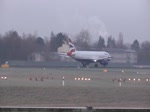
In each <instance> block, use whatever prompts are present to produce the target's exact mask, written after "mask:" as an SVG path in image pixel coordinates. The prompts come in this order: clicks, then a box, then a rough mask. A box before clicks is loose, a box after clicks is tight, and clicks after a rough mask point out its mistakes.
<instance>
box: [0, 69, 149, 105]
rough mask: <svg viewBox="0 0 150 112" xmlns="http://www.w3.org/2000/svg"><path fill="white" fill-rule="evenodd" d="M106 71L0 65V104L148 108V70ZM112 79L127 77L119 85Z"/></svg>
mask: <svg viewBox="0 0 150 112" xmlns="http://www.w3.org/2000/svg"><path fill="white" fill-rule="evenodd" d="M107 70H108V72H106V73H104V72H103V69H102V68H97V69H95V68H88V69H84V68H80V69H77V68H46V69H44V68H8V69H2V68H1V69H0V77H1V76H6V77H7V80H2V79H1V80H0V106H37V107H39V106H43V107H47V106H50V107H56V106H64V107H65V106H88V105H90V106H94V107H138V108H139V107H141V108H144V107H145V108H148V107H150V81H148V82H146V79H147V78H149V79H150V70H148V69H123V68H122V69H113V68H109V69H107ZM122 71H124V72H122ZM42 77H44V79H43V81H41V78H42ZM63 77H65V80H64V81H65V86H63V85H62V78H63ZM30 78H32V80H30ZM35 78H37V79H38V81H36V80H35ZM75 78H84V79H85V78H90V79H91V80H90V81H85V80H84V81H81V80H80V81H79V80H74V79H75ZM115 78H116V79H120V78H122V79H124V78H126V79H127V80H126V81H125V82H122V83H121V87H120V86H119V82H118V81H117V80H115V81H114V82H113V81H112V79H115ZM129 78H132V79H133V78H135V79H136V81H133V80H132V81H129V80H128V79H129ZM138 78H140V79H141V81H137V79H138Z"/></svg>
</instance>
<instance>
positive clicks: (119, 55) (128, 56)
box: [104, 48, 137, 64]
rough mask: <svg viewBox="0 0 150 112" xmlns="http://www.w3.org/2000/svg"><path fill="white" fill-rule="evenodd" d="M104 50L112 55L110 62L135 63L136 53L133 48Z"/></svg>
mask: <svg viewBox="0 0 150 112" xmlns="http://www.w3.org/2000/svg"><path fill="white" fill-rule="evenodd" d="M104 51H107V52H108V53H109V54H110V55H111V56H112V60H111V63H117V64H137V53H136V52H135V51H134V50H130V49H115V48H106V49H104Z"/></svg>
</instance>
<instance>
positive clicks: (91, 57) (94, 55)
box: [67, 38, 111, 67]
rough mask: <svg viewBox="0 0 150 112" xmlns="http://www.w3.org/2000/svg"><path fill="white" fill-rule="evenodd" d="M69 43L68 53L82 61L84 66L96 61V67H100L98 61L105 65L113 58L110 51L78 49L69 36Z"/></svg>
mask: <svg viewBox="0 0 150 112" xmlns="http://www.w3.org/2000/svg"><path fill="white" fill-rule="evenodd" d="M68 44H69V52H67V55H68V56H70V57H71V58H73V59H75V60H77V61H79V62H81V63H82V65H83V67H88V66H89V64H90V63H95V67H98V63H100V64H101V65H103V66H104V67H105V66H106V65H108V62H109V61H110V60H111V56H110V54H109V53H108V52H105V51H77V50H76V48H75V46H74V44H73V43H72V41H71V39H70V38H68Z"/></svg>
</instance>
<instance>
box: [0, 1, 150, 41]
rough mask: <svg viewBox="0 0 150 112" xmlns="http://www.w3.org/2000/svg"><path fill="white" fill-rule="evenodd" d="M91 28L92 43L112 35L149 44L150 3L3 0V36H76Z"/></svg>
mask: <svg viewBox="0 0 150 112" xmlns="http://www.w3.org/2000/svg"><path fill="white" fill-rule="evenodd" d="M82 29H88V30H89V31H90V33H91V35H92V36H91V38H92V39H93V40H96V39H98V35H102V36H104V37H105V38H106V37H107V36H109V35H112V36H113V37H114V38H115V39H118V34H119V32H122V33H123V36H124V41H125V42H130V43H132V42H133V40H135V39H138V40H139V41H145V40H149V41H150V1H149V0H0V33H1V34H4V33H5V32H7V31H9V30H16V31H18V32H19V34H22V33H23V32H25V33H37V34H38V36H41V37H45V36H46V37H48V36H49V35H50V32H51V31H54V33H58V32H65V33H67V34H68V35H69V36H71V37H74V36H75V35H76V34H78V33H79V32H80V31H81V30H82Z"/></svg>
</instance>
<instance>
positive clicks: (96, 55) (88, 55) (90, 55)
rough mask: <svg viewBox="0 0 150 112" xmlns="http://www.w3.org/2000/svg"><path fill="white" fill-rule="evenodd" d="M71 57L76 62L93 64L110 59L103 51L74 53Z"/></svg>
mask: <svg viewBox="0 0 150 112" xmlns="http://www.w3.org/2000/svg"><path fill="white" fill-rule="evenodd" d="M71 57H72V58H74V59H77V60H87V59H88V60H93V61H94V62H97V61H98V60H104V59H110V58H111V57H110V55H109V53H107V52H105V51H99V52H98V51H75V52H73V54H72V55H71Z"/></svg>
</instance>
